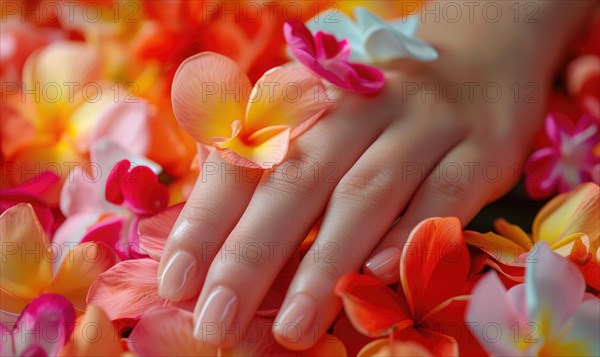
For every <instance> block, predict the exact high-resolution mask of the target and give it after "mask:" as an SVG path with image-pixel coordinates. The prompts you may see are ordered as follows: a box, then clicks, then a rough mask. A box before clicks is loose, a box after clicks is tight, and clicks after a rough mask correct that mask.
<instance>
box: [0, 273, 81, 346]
mask: <svg viewBox="0 0 600 357" xmlns="http://www.w3.org/2000/svg"><path fill="white" fill-rule="evenodd" d="M3 273H4V272H3ZM74 326H75V309H73V305H71V303H70V302H69V300H67V299H65V298H64V297H62V296H60V295H56V294H43V295H40V296H39V297H37V298H36V299H34V300H32V301H31V303H29V304H28V305H27V307H25V309H24V310H23V312H22V313H21V315H20V316H19V318H18V319H17V321H16V323H15V325H14V326H11V327H7V326H5V325H4V324H0V334H1V335H2V343H1V344H0V355H2V356H7V357H8V356H19V357H26V356H56V355H58V352H59V351H60V350H61V349H62V347H63V346H64V344H65V343H67V342H68V341H69V339H70V337H71V333H72V332H73V327H74Z"/></svg>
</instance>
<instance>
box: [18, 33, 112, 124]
mask: <svg viewBox="0 0 600 357" xmlns="http://www.w3.org/2000/svg"><path fill="white" fill-rule="evenodd" d="M100 74H101V67H100V56H99V53H98V51H97V50H96V49H94V48H93V47H91V46H89V45H86V44H85V43H84V42H68V41H60V42H55V43H53V44H51V45H48V46H47V47H44V48H43V49H41V50H40V51H38V52H34V53H33V54H32V55H31V56H29V58H28V59H27V61H26V63H25V66H24V68H23V81H24V85H25V88H24V89H25V90H28V91H31V92H29V93H30V94H27V95H26V100H31V101H34V102H35V103H36V106H37V111H38V121H37V123H36V124H37V126H38V128H41V129H45V130H48V131H56V130H60V129H61V125H62V123H59V122H58V115H59V113H60V111H61V110H62V109H63V108H64V107H65V106H67V105H70V104H72V103H73V101H74V97H75V93H77V92H78V91H79V90H86V89H87V88H88V86H86V85H88V84H89V83H90V82H92V81H93V80H95V79H97V78H98V77H99V76H100ZM94 86H95V85H90V86H89V87H94ZM104 95H110V94H109V93H105V94H104Z"/></svg>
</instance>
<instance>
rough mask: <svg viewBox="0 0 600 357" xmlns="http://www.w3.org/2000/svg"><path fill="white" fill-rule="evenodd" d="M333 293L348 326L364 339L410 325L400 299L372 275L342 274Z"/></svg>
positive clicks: (410, 322)
mask: <svg viewBox="0 0 600 357" xmlns="http://www.w3.org/2000/svg"><path fill="white" fill-rule="evenodd" d="M335 293H336V294H337V295H338V296H340V297H341V298H342V302H343V303H344V309H345V311H346V314H347V315H348V318H349V319H350V321H351V322H352V325H353V326H354V327H355V328H356V329H357V330H358V331H360V332H361V333H363V334H365V335H367V336H371V337H380V336H385V335H388V334H389V333H390V332H391V331H392V330H393V329H395V328H398V327H399V326H401V325H402V326H404V325H412V324H413V322H412V321H411V320H410V318H409V317H408V316H407V314H406V306H405V304H404V302H403V301H402V299H401V298H400V296H399V295H398V294H396V293H395V292H394V291H393V290H392V289H390V288H389V287H387V286H386V285H385V284H383V283H382V282H381V281H380V280H378V279H376V278H374V277H372V276H368V275H361V274H346V275H344V276H343V277H342V278H341V279H340V280H339V281H338V283H337V285H336V287H335Z"/></svg>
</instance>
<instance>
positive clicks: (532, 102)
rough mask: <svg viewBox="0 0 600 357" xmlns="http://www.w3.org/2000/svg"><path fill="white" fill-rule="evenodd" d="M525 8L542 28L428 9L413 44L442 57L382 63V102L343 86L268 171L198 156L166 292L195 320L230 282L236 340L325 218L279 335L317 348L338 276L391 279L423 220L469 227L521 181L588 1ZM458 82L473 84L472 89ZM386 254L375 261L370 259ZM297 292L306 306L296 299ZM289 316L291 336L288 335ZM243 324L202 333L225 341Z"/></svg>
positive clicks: (162, 276) (332, 312)
mask: <svg viewBox="0 0 600 357" xmlns="http://www.w3.org/2000/svg"><path fill="white" fill-rule="evenodd" d="M442 3H443V2H442ZM530 3H532V4H534V5H535V6H536V7H535V8H534V10H535V13H534V15H533V18H534V19H538V20H539V21H537V22H536V23H527V22H526V21H524V20H525V15H526V13H525V12H524V9H523V8H521V14H520V17H519V18H517V21H515V12H514V9H511V8H509V6H511V5H512V6H514V3H513V2H504V1H500V2H496V3H495V4H496V5H498V6H500V7H502V10H503V16H502V17H501V19H500V20H499V21H498V22H491V21H487V20H486V19H485V18H484V17H483V16H482V15H481V8H482V7H481V6H480V7H477V8H475V11H474V14H475V15H474V19H472V20H471V19H469V17H468V16H467V13H466V12H463V16H462V17H461V19H460V21H458V22H450V21H446V20H447V19H444V17H443V16H441V18H439V19H437V21H436V19H435V16H434V15H429V16H428V17H425V18H424V20H425V22H424V23H422V25H421V28H420V30H419V34H418V36H417V37H418V38H421V39H423V40H425V41H427V42H429V43H430V44H432V45H433V46H434V47H435V48H436V49H438V51H439V53H440V59H439V60H438V61H435V62H433V63H416V62H413V61H409V60H402V61H398V62H397V63H394V64H391V65H388V66H387V67H386V77H387V82H386V83H387V84H386V87H385V88H384V90H383V91H382V92H381V93H380V94H378V95H377V96H374V97H361V96H358V95H353V94H351V93H343V94H342V96H341V98H340V100H339V102H338V103H337V104H336V106H335V108H334V109H333V110H331V111H330V112H329V113H328V114H327V115H326V116H325V117H323V118H322V119H321V120H319V121H318V122H317V123H316V124H315V125H314V126H313V127H312V128H311V129H309V130H308V131H307V132H306V133H304V134H303V135H301V136H300V137H298V138H297V139H296V140H294V141H293V142H292V143H291V146H290V150H289V153H288V155H287V157H286V161H285V162H284V163H283V164H282V165H280V166H278V167H276V168H275V169H273V170H269V171H265V172H258V171H252V170H245V171H241V174H239V175H238V176H237V177H236V176H235V175H233V174H229V175H225V174H224V173H226V172H229V173H231V172H235V170H236V168H235V167H231V166H230V165H227V164H226V163H225V162H223V160H222V159H220V157H219V156H218V155H216V154H215V153H214V152H211V153H210V154H209V156H208V158H207V160H206V162H208V163H210V165H211V166H212V169H215V168H217V171H215V174H211V175H201V177H200V178H199V180H198V182H197V183H196V186H195V188H194V191H193V193H192V194H191V196H190V198H189V200H188V202H187V204H186V205H185V208H184V210H183V211H182V213H181V215H180V217H179V219H178V221H177V223H176V225H175V227H174V229H173V231H172V232H171V235H170V237H169V240H168V242H167V245H166V248H165V252H164V254H163V257H162V260H161V265H160V271H159V286H160V287H161V288H159V293H160V294H161V295H163V296H164V297H166V298H170V299H174V300H183V299H187V298H191V297H193V296H195V295H197V294H198V293H199V292H200V295H199V298H198V303H197V307H196V311H195V316H196V319H197V320H198V319H199V315H200V314H201V311H202V309H203V307H204V305H205V304H206V302H207V299H208V297H209V295H211V291H212V290H213V289H214V288H215V287H219V286H221V287H226V289H227V290H228V291H233V293H234V294H236V295H237V297H238V298H237V300H236V303H235V305H236V306H235V307H234V308H233V310H235V311H233V312H231V311H230V314H231V315H233V317H231V319H232V320H231V321H230V322H229V323H228V324H227V325H226V326H227V328H228V329H229V330H231V329H235V331H236V333H240V332H241V331H243V330H242V329H243V327H244V326H245V325H246V324H247V323H248V322H249V321H250V319H251V318H252V316H253V315H254V313H255V311H256V310H257V308H258V306H259V305H260V303H261V301H262V299H263V297H264V296H265V294H266V292H267V291H268V290H269V288H270V286H271V284H272V283H273V281H274V279H275V278H276V276H277V275H278V273H279V272H280V271H281V269H282V268H283V266H284V265H285V263H286V258H287V257H288V256H289V254H288V252H289V247H290V246H297V245H298V244H300V242H301V241H302V240H303V239H304V237H306V234H307V232H308V231H309V230H310V229H311V227H312V226H313V225H314V224H315V222H316V221H317V220H318V219H319V218H320V217H323V222H322V225H321V228H320V230H319V234H318V236H317V238H316V242H315V245H314V246H313V248H315V249H313V250H312V251H311V252H309V254H307V255H306V256H305V257H304V259H303V260H302V262H301V264H300V268H299V269H298V271H297V272H296V274H295V276H294V279H293V281H292V284H291V286H290V287H289V289H288V292H287V295H286V298H285V301H284V304H283V306H282V309H281V310H280V313H279V315H278V317H277V319H276V323H275V326H274V328H273V332H274V335H275V338H276V339H277V341H278V342H279V343H281V344H282V345H284V346H285V347H288V348H291V349H305V348H308V347H310V346H312V345H314V343H316V342H317V340H318V338H319V337H320V336H321V335H322V334H323V333H324V332H325V331H326V330H327V328H328V326H329V324H330V323H331V322H332V321H333V320H334V318H335V317H336V316H337V314H338V312H339V309H340V307H341V304H340V301H339V299H338V298H336V297H335V296H334V294H333V290H334V287H335V284H336V283H337V281H338V280H339V278H340V277H341V276H342V275H344V274H346V273H349V272H355V271H360V270H361V269H363V271H364V272H366V273H368V274H373V275H375V276H377V277H379V278H381V279H382V280H384V281H385V282H386V283H392V282H395V281H398V279H399V276H398V263H399V254H400V251H401V249H402V247H403V245H404V242H405V241H406V239H407V236H408V234H409V232H410V231H411V229H412V228H413V227H414V226H415V225H416V224H417V223H418V222H420V221H421V220H423V219H425V218H429V217H436V216H456V217H458V218H459V219H460V220H461V222H463V224H467V223H468V222H469V221H470V220H471V219H472V218H473V217H474V216H475V215H476V214H477V213H478V212H479V211H480V210H481V208H482V207H484V206H485V205H486V204H488V203H489V202H491V201H493V200H495V199H497V198H499V197H500V196H502V195H503V194H505V193H506V192H507V191H508V190H509V189H510V188H511V187H512V186H513V185H514V184H516V182H517V180H518V178H519V171H520V168H521V167H522V165H523V164H524V162H525V159H526V156H527V154H528V150H529V146H530V143H531V140H532V137H533V135H534V134H535V132H536V131H537V130H538V129H539V128H540V127H541V124H542V119H543V115H544V108H545V103H544V100H545V98H546V97H547V96H546V94H547V92H548V91H549V90H550V86H551V80H552V73H553V72H554V70H555V68H556V66H557V65H558V63H559V62H560V60H561V57H560V54H561V53H562V52H563V51H564V48H565V47H566V46H567V45H568V42H569V40H570V38H571V37H572V35H573V34H574V32H575V31H576V30H577V28H578V25H579V24H582V23H583V22H584V21H585V16H586V14H587V13H589V12H591V8H592V7H593V2H592V1H573V2H570V3H568V2H560V1H549V2H543V1H540V2H530ZM432 6H433V5H432ZM463 9H467V7H466V6H465V7H463ZM527 10H530V9H527ZM490 13H491V12H490ZM527 13H529V11H528V12H527ZM450 34H451V35H450ZM467 53H468V54H469V55H468V56H467V55H466V54H467ZM466 82H474V83H475V84H474V87H473V90H472V93H470V92H469V91H470V89H469V87H468V86H467V85H465V84H464V83H466ZM490 83H492V84H493V86H494V87H493V88H489V89H488V91H487V92H485V91H484V90H483V89H482V88H483V87H485V86H486V85H488V87H489V86H490V85H489V84H490ZM515 84H516V85H517V87H515ZM497 87H500V88H501V89H502V95H500V96H497V94H496V91H495V90H494V88H497ZM453 88H454V89H453ZM456 88H459V90H460V93H461V96H460V98H457V97H456ZM515 88H519V90H518V94H516V89H515ZM328 164H329V165H328ZM415 165H416V166H415ZM417 167H418V169H416V168H417ZM432 169H433V170H432ZM237 170H238V173H239V172H240V171H239V169H237ZM258 177H260V179H256V178H258ZM399 216H401V217H400V219H398V220H397V218H398V217H399ZM396 220H397V224H395V225H394V222H396ZM242 247H250V248H248V249H243V248H242ZM219 248H220V249H221V250H219ZM286 248H287V249H288V250H286ZM177 251H179V252H186V254H189V256H191V257H193V263H192V264H191V266H190V268H189V269H188V270H187V272H188V273H187V274H185V279H183V278H182V277H178V278H174V277H173V274H167V273H165V268H166V266H167V265H168V264H167V263H168V261H169V260H170V259H171V258H172V256H173V254H174V253H175V252H177ZM381 252H385V254H383V253H382V254H383V255H384V256H385V259H383V261H384V263H383V264H373V258H374V257H376V256H377V255H378V253H381ZM257 254H260V258H256V257H257ZM375 261H376V262H377V259H375ZM381 261H382V259H379V261H378V262H379V263H381ZM365 262H366V266H365ZM369 263H371V264H369ZM376 265H380V266H379V268H378V269H375V266H376ZM167 279H170V284H166V283H165V282H164V281H163V280H167ZM181 281H183V282H181ZM174 282H175V283H174ZM173 286H177V287H178V288H177V289H173V288H172V287H173ZM167 288H168V289H167ZM298 297H300V298H299V299H300V301H302V303H301V304H296V303H294V301H298V300H297V299H298ZM290 305H292V307H291V310H290V311H292V312H290V311H286V310H289V309H288V308H289V306H290ZM223 309H224V311H225V310H227V309H230V310H231V306H229V305H228V306H225V307H223ZM215 314H216V315H219V314H220V312H219V311H213V313H212V316H214V315H215ZM284 315H287V316H284ZM294 317H295V319H294ZM290 318H292V319H291V320H290ZM200 320H202V319H200ZM202 322H210V321H199V323H202ZM217 322H218V321H217ZM290 323H296V326H299V327H300V328H299V330H300V334H299V335H298V334H297V333H296V332H294V333H293V334H291V335H293V336H291V335H290V333H289V329H286V328H285V327H286V326H288V325H289V324H290ZM220 326H223V325H220ZM232 326H234V327H232ZM236 333H231V334H229V335H227V336H225V337H224V338H220V339H219V340H218V341H216V340H214V339H210V338H209V339H208V340H207V341H208V342H210V343H216V344H219V345H222V346H227V345H230V344H232V343H234V342H235V341H236V338H239V335H238V336H236Z"/></svg>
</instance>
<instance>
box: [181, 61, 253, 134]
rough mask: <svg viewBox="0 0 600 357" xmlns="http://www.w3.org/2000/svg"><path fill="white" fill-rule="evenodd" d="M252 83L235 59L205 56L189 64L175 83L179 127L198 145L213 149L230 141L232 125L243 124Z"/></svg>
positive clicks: (184, 67) (182, 65)
mask: <svg viewBox="0 0 600 357" xmlns="http://www.w3.org/2000/svg"><path fill="white" fill-rule="evenodd" d="M250 88H251V86H250V80H249V79H248V77H247V76H246V74H245V73H244V72H243V71H242V69H241V68H240V66H238V65H237V64H236V63H235V62H234V61H232V60H231V59H229V58H227V57H225V56H222V55H219V54H216V53H212V52H203V53H200V54H197V55H195V56H193V57H190V58H188V59H187V60H185V61H184V62H183V63H182V64H181V65H180V66H179V69H178V70H177V73H176V74H175V78H174V80H173V88H172V100H173V110H174V112H175V116H176V117H177V121H178V122H179V125H181V127H182V128H183V129H184V130H185V131H186V132H187V133H188V134H189V135H190V136H191V137H192V138H194V139H195V140H196V141H198V142H200V143H203V144H206V145H209V144H211V143H212V141H211V138H213V137H226V136H227V135H228V134H229V130H230V127H231V123H232V122H233V121H234V120H242V119H243V118H244V112H245V110H246V103H247V98H248V96H247V95H245V94H247V93H248V91H249V90H250Z"/></svg>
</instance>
